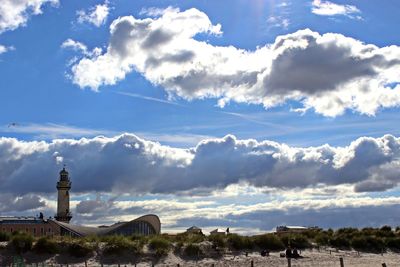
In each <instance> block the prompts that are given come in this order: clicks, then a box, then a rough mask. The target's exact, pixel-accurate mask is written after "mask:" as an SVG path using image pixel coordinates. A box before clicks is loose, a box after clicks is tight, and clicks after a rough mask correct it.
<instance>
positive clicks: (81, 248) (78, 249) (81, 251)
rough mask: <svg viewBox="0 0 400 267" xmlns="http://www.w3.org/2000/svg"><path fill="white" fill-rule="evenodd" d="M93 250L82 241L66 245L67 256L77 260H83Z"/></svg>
mask: <svg viewBox="0 0 400 267" xmlns="http://www.w3.org/2000/svg"><path fill="white" fill-rule="evenodd" d="M93 250H94V248H93V247H92V246H90V245H89V244H88V243H86V242H84V241H83V240H79V241H73V242H71V243H67V251H68V254H70V255H71V256H74V257H77V258H83V257H86V256H88V255H89V254H91V253H92V252H93Z"/></svg>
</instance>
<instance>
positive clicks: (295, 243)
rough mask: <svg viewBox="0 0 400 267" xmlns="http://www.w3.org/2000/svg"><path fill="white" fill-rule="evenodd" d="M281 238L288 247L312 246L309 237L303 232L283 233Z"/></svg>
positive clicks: (301, 247) (302, 247)
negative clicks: (302, 233)
mask: <svg viewBox="0 0 400 267" xmlns="http://www.w3.org/2000/svg"><path fill="white" fill-rule="evenodd" d="M280 239H281V241H282V243H283V244H284V245H285V246H286V247H287V246H291V247H292V248H299V249H305V248H309V247H311V244H310V242H309V241H308V239H307V238H306V237H305V236H303V235H301V234H286V235H281V236H280Z"/></svg>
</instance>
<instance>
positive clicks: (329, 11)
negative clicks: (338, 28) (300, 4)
mask: <svg viewBox="0 0 400 267" xmlns="http://www.w3.org/2000/svg"><path fill="white" fill-rule="evenodd" d="M311 12H312V13H314V14H316V15H320V16H337V15H344V16H348V17H350V18H357V19H359V18H360V16H356V17H354V16H353V15H354V14H359V13H361V11H360V10H359V9H358V8H357V7H356V6H353V5H339V4H335V3H333V2H330V1H323V0H314V1H313V2H312V9H311Z"/></svg>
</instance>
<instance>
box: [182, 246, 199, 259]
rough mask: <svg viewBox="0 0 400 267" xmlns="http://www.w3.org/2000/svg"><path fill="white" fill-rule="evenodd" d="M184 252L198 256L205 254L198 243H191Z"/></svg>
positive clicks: (190, 255)
mask: <svg viewBox="0 0 400 267" xmlns="http://www.w3.org/2000/svg"><path fill="white" fill-rule="evenodd" d="M183 252H184V254H185V255H186V256H189V257H197V256H200V255H202V254H203V252H202V251H201V249H200V247H199V245H196V244H189V245H187V246H186V247H185V249H184V251H183Z"/></svg>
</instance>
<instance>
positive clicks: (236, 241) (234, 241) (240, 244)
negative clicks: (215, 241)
mask: <svg viewBox="0 0 400 267" xmlns="http://www.w3.org/2000/svg"><path fill="white" fill-rule="evenodd" d="M228 244H229V246H230V247H232V248H234V249H236V250H242V249H252V248H254V242H253V240H252V239H251V238H250V237H248V236H240V235H237V234H229V235H228Z"/></svg>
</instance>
